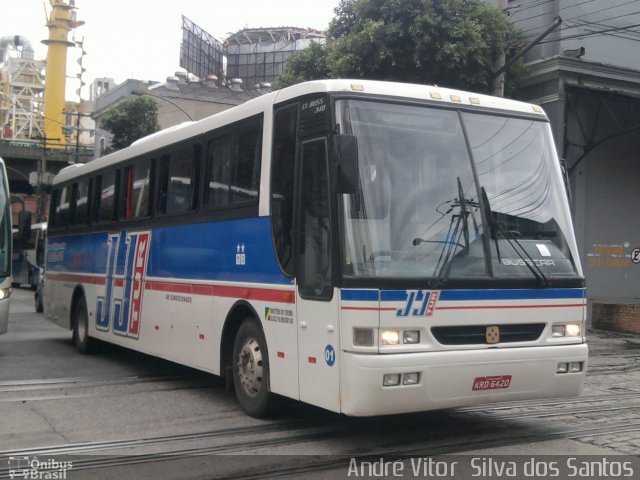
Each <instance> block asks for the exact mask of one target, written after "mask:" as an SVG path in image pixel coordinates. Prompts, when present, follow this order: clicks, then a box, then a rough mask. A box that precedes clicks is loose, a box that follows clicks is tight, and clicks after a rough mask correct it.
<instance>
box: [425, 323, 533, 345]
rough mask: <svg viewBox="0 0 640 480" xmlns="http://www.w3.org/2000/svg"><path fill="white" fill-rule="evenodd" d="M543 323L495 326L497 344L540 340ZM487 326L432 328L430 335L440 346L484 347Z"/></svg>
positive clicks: (486, 341) (486, 342) (487, 342)
mask: <svg viewBox="0 0 640 480" xmlns="http://www.w3.org/2000/svg"><path fill="white" fill-rule="evenodd" d="M544 325H545V324H544V323H519V324H504V325H496V326H497V327H498V328H499V329H500V338H499V341H498V342H497V343H514V342H533V341H536V340H537V339H538V338H540V335H541V334H542V331H543V330H544ZM488 327H489V325H463V326H456V327H432V328H431V333H432V334H433V336H434V337H435V339H436V340H437V341H438V342H439V343H440V344H442V345H486V344H489V343H490V342H489V341H488V340H487V328H488Z"/></svg>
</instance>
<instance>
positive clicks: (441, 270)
mask: <svg viewBox="0 0 640 480" xmlns="http://www.w3.org/2000/svg"><path fill="white" fill-rule="evenodd" d="M457 181H458V198H457V200H458V202H457V205H456V204H455V203H454V204H453V206H454V207H455V206H458V207H459V208H460V212H459V213H458V214H457V215H453V216H452V217H451V222H450V223H449V230H448V231H447V236H446V237H445V238H446V240H445V241H444V242H443V243H444V244H445V245H444V247H443V248H442V250H441V251H440V257H439V258H438V263H437V264H436V270H435V271H436V272H438V274H437V276H436V279H435V282H434V285H433V288H436V289H437V288H440V286H441V285H442V283H443V282H444V281H445V280H446V279H447V277H448V276H449V272H450V271H451V269H450V266H451V260H452V259H453V256H454V253H455V247H456V246H458V247H460V248H462V249H463V251H464V253H465V255H469V214H471V211H470V210H468V209H467V203H469V204H470V205H473V204H472V203H471V202H467V199H466V198H465V197H464V189H463V188H462V182H460V177H457ZM476 206H477V205H476ZM472 219H473V223H474V225H475V230H476V233H477V232H478V225H477V223H476V221H475V217H473V215H472ZM461 236H462V237H463V238H464V245H463V244H461V243H460V241H459V240H460V237H461ZM416 240H422V239H418V238H416V239H414V241H413V244H414V245H416ZM422 241H424V240H422ZM418 244H419V243H418Z"/></svg>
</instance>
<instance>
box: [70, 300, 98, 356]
mask: <svg viewBox="0 0 640 480" xmlns="http://www.w3.org/2000/svg"><path fill="white" fill-rule="evenodd" d="M71 318H72V321H73V343H74V345H75V346H76V349H77V350H78V351H79V352H80V353H91V351H92V349H93V344H94V342H93V340H92V339H91V337H90V336H89V314H88V313H87V301H86V300H85V298H84V296H81V297H80V298H78V300H77V301H76V303H75V306H74V308H73V316H72V317H71Z"/></svg>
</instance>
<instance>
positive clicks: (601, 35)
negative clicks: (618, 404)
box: [491, 0, 640, 332]
mask: <svg viewBox="0 0 640 480" xmlns="http://www.w3.org/2000/svg"><path fill="white" fill-rule="evenodd" d="M491 3H493V4H498V3H504V2H498V1H493V2H491ZM507 3H508V5H507V6H506V9H505V12H506V13H507V14H508V15H509V17H510V19H511V22H512V23H513V24H515V25H517V26H518V27H520V29H521V30H522V31H523V33H524V35H525V37H526V38H527V40H528V41H531V40H533V39H535V38H536V36H538V35H539V34H540V33H541V32H543V31H544V30H545V29H546V28H547V27H548V26H550V25H551V24H552V23H553V22H554V20H555V19H556V18H558V17H560V18H561V19H562V23H561V25H560V26H559V28H556V29H555V30H554V31H553V32H552V33H550V34H549V35H548V36H546V37H545V38H543V39H542V40H540V42H539V43H537V44H536V46H534V47H533V48H532V49H531V50H530V51H529V52H528V53H527V54H526V56H525V62H526V64H527V65H528V67H529V73H528V76H527V78H526V79H525V80H524V83H523V88H522V90H521V93H520V95H521V97H522V99H524V100H527V101H530V102H533V103H537V104H539V105H541V106H543V108H544V109H545V111H546V112H547V114H548V115H549V118H550V119H551V123H552V126H553V130H554V135H555V139H556V145H557V149H558V153H559V155H560V156H561V158H563V159H564V160H565V162H566V167H567V171H568V174H569V179H570V185H571V193H572V198H571V204H572V209H573V217H574V224H575V228H576V234H577V238H578V243H579V248H580V252H581V257H582V258H581V259H582V263H583V266H584V269H585V274H586V278H587V291H588V297H589V305H590V309H591V311H590V317H591V318H592V323H593V325H594V326H595V327H602V328H614V329H618V330H624V331H635V332H639V331H640V222H638V221H637V220H636V215H635V212H634V207H635V206H636V205H639V204H640V188H638V186H639V185H640V153H639V152H640V135H638V132H640V48H638V47H639V46H640V43H639V42H640V27H639V24H640V22H639V20H640V2H629V1H628V0H592V1H576V0H547V1H531V2H522V1H520V0H518V1H509V2H507ZM507 81H508V80H507Z"/></svg>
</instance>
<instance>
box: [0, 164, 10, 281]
mask: <svg viewBox="0 0 640 480" xmlns="http://www.w3.org/2000/svg"><path fill="white" fill-rule="evenodd" d="M6 182H7V180H6V174H5V170H4V165H3V164H2V163H0V276H1V277H6V276H8V275H9V274H10V273H11V269H10V262H11V210H10V209H9V192H8V191H7V188H6Z"/></svg>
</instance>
